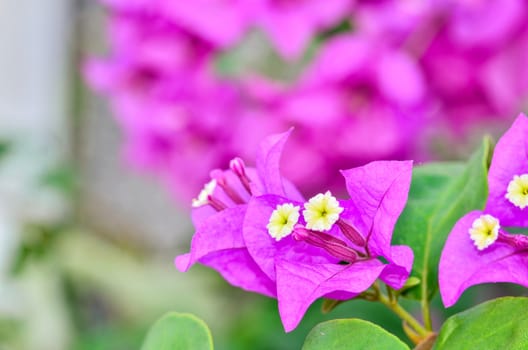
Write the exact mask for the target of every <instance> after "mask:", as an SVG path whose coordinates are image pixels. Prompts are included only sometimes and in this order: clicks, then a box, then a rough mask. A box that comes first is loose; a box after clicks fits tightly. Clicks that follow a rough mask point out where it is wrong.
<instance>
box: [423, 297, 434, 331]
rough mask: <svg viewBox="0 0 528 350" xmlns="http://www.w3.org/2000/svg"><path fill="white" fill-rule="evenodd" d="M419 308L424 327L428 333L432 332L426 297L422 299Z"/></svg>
mask: <svg viewBox="0 0 528 350" xmlns="http://www.w3.org/2000/svg"><path fill="white" fill-rule="evenodd" d="M424 295H425V294H424ZM421 306H422V318H423V322H424V326H425V328H426V329H427V330H428V331H432V330H433V325H432V322H431V311H430V309H429V301H428V300H427V297H422V301H421Z"/></svg>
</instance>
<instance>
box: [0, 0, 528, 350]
mask: <svg viewBox="0 0 528 350" xmlns="http://www.w3.org/2000/svg"><path fill="white" fill-rule="evenodd" d="M527 18H528V5H527V4H526V3H525V2H524V1H523V0H507V1H503V0H501V1H498V0H467V1H457V2H454V1H448V0H445V1H414V0H401V1H395V0H394V1H390V0H387V1H383V0H382V1H361V0H356V1H347V0H336V1H335V2H332V3H331V4H329V3H328V2H327V1H325V0H303V1H299V2H296V1H285V0H200V1H196V2H193V3H192V4H190V3H188V2H184V1H169V0H165V1H163V0H156V1H148V0H133V1H132V0H130V1H126V0H104V1H101V2H100V3H98V2H95V1H81V0H49V1H46V2H42V1H37V0H0V28H1V30H0V77H2V78H1V79H0V349H2V350H3V349H16V350H18V349H21V350H25V349H27V350H33V349H39V350H47V349H50V350H62V349H79V350H80V349H138V348H139V347H140V344H141V342H142V339H143V337H144V335H145V333H146V331H147V329H148V327H149V326H150V325H151V324H152V323H153V322H154V321H155V320H156V319H157V318H159V317H160V316H161V315H162V314H163V313H165V312H166V311H171V310H172V311H179V312H192V313H194V314H196V315H197V316H199V317H201V318H203V319H204V320H205V321H206V323H208V325H209V326H210V327H211V330H212V332H213V337H214V339H215V346H216V348H217V349H230V350H231V349H248V348H251V349H296V348H300V344H302V341H303V339H304V337H305V336H306V334H307V333H308V331H309V330H310V329H311V328H312V327H313V326H314V325H315V324H317V323H319V322H321V321H322V320H325V319H330V318H336V317H362V318H365V319H370V320H373V321H375V322H377V323H379V324H381V325H383V326H385V327H386V328H388V329H390V330H392V331H394V332H399V333H398V334H400V335H401V331H398V330H399V329H400V324H399V321H398V320H397V319H396V318H395V317H392V315H387V313H382V312H381V307H379V306H378V305H371V304H369V303H368V302H363V301H354V302H351V303H346V304H344V305H342V306H340V307H339V308H338V309H337V310H335V311H333V312H332V313H331V314H329V315H323V314H322V313H321V312H320V308H321V305H320V303H316V304H315V305H314V306H313V307H312V308H311V309H310V311H309V313H308V314H307V316H306V317H305V319H304V321H303V322H302V323H301V326H300V327H299V328H298V329H296V330H295V331H294V332H292V333H289V334H285V333H284V331H283V330H282V328H281V323H280V320H279V317H278V312H277V307H276V302H275V301H274V300H270V299H267V298H265V297H262V296H259V295H253V294H249V293H244V292H243V291H241V290H238V289H235V288H233V287H231V286H229V285H228V284H227V283H226V282H225V281H223V280H222V279H221V278H220V277H219V276H218V275H217V273H216V272H214V271H211V270H208V269H206V268H204V267H202V266H196V267H194V268H193V269H192V270H191V271H190V272H189V273H186V274H183V273H180V272H178V271H177V270H176V269H175V268H174V266H173V259H174V257H175V256H176V255H178V254H181V253H184V252H187V251H188V248H189V242H190V240H191V236H192V233H193V226H192V223H191V220H190V215H189V213H190V210H191V207H190V200H191V198H193V197H195V196H196V195H197V194H198V192H199V191H200V189H201V187H202V184H203V183H205V182H206V181H207V179H208V173H209V171H210V170H211V169H214V168H216V167H220V168H225V167H227V164H228V161H229V159H231V158H232V157H233V156H236V155H240V156H242V157H243V158H244V159H245V160H246V163H247V164H250V165H251V164H253V158H252V157H253V155H254V152H255V148H256V145H257V144H258V141H259V140H260V139H261V138H262V137H264V136H265V135H267V134H269V133H273V132H280V131H284V130H287V129H288V128H289V127H291V126H294V127H295V132H294V136H293V139H292V140H291V143H290V145H288V147H289V148H288V149H287V150H286V154H285V158H286V159H288V162H285V164H284V168H285V169H284V170H285V172H286V174H287V175H288V176H289V177H290V178H292V179H293V180H294V182H295V183H296V184H298V185H299V186H300V188H301V189H302V190H303V191H304V193H306V194H307V195H310V194H313V193H314V192H316V191H320V190H322V189H326V188H332V189H333V190H335V191H337V192H339V191H342V190H343V188H342V185H343V184H342V183H341V180H340V179H339V177H338V176H336V174H337V170H338V169H342V168H350V167H352V166H356V165H359V164H363V163H365V162H367V161H370V160H374V159H409V158H411V159H415V160H417V161H418V162H422V161H427V160H452V159H464V158H465V157H466V156H467V155H468V154H469V153H470V152H471V150H472V149H474V146H475V145H476V144H478V142H479V141H480V139H481V137H482V135H483V134H484V133H490V134H492V135H495V136H496V135H500V133H502V132H503V131H504V130H505V129H506V128H507V127H508V126H509V124H510V123H511V121H512V120H513V119H514V118H515V117H516V116H517V114H518V113H519V112H521V111H523V110H524V111H526V106H527V105H526V101H527V98H526V97H527V96H528V68H527V67H528V66H527V65H526V62H527V61H528V24H527V23H528V21H527ZM490 293H496V291H495V290H492V289H490V290H486V289H479V291H475V290H473V289H471V290H470V291H469V292H468V293H466V294H465V296H464V300H462V301H461V302H460V303H459V304H457V306H456V307H455V308H453V309H450V310H449V312H450V313H454V312H456V311H457V310H461V309H463V308H464V307H465V306H467V305H469V303H473V302H474V300H479V299H482V298H485V297H488V296H489V295H490ZM436 302H437V303H438V301H436ZM438 305H440V304H438ZM408 306H409V307H411V308H413V307H414V304H413V303H412V302H409V304H408ZM441 310H442V309H441V308H440V307H439V308H438V310H437V311H436V314H435V317H436V318H437V320H440V319H441V318H442V317H444V316H445V315H444V314H443V313H444V312H445V311H441Z"/></svg>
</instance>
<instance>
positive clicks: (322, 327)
mask: <svg viewBox="0 0 528 350" xmlns="http://www.w3.org/2000/svg"><path fill="white" fill-rule="evenodd" d="M363 349H364V350H370V349H377V350H409V347H408V346H407V345H406V344H405V343H403V342H402V341H401V340H400V339H398V338H397V337H396V336H395V335H393V334H391V333H389V332H387V331H386V330H384V329H383V328H381V327H379V326H377V325H375V324H374V323H370V322H367V321H363V320H358V319H346V320H332V321H327V322H323V323H320V324H318V325H317V326H315V327H314V329H312V330H311V331H310V333H309V334H308V337H306V340H305V342H304V345H303V347H302V350H363Z"/></svg>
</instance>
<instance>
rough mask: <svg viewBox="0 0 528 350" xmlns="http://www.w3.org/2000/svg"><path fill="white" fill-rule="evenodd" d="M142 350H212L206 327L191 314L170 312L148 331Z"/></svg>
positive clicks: (211, 341) (209, 333) (211, 342)
mask: <svg viewBox="0 0 528 350" xmlns="http://www.w3.org/2000/svg"><path fill="white" fill-rule="evenodd" d="M141 349H142V350H212V349H213V339H212V337H211V332H210V331H209V328H208V327H207V325H206V324H205V323H204V322H203V321H202V320H200V319H199V318H197V317H195V316H193V315H191V314H180V313H175V312H170V313H168V314H166V315H165V316H163V317H162V318H160V319H159V320H158V321H156V323H154V325H153V326H152V328H151V329H150V330H149V332H148V334H147V337H146V338H145V342H144V343H143V346H142V348H141Z"/></svg>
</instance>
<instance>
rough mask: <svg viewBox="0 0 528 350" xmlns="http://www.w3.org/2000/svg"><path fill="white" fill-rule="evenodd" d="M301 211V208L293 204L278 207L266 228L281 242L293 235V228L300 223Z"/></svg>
mask: <svg viewBox="0 0 528 350" xmlns="http://www.w3.org/2000/svg"><path fill="white" fill-rule="evenodd" d="M300 209H301V208H300V207H299V206H294V205H293V204H291V203H286V204H279V205H277V208H275V210H274V211H273V213H271V216H270V219H269V223H268V225H267V226H266V227H267V229H268V233H269V234H270V236H271V237H273V238H275V240H277V241H280V240H281V239H283V238H284V237H286V236H288V235H289V234H290V233H292V232H293V226H295V224H297V222H298V221H299V210H300Z"/></svg>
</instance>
